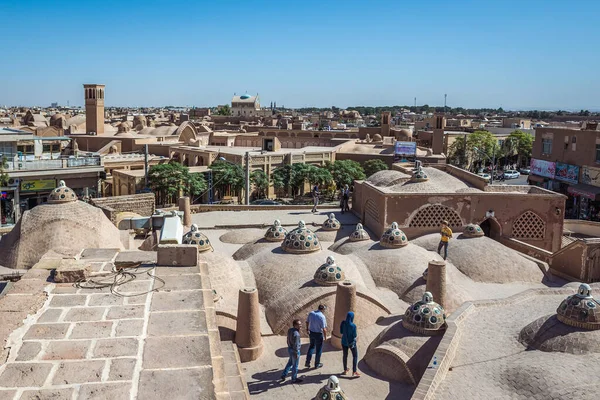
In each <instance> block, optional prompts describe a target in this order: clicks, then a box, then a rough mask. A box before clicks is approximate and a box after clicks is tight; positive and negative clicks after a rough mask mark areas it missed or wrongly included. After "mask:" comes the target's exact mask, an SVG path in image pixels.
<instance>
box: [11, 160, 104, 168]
mask: <svg viewBox="0 0 600 400" xmlns="http://www.w3.org/2000/svg"><path fill="white" fill-rule="evenodd" d="M6 165H7V166H8V167H7V169H6V170H7V171H20V170H48V169H62V168H73V167H90V166H92V167H95V166H99V165H102V162H101V159H100V157H77V158H61V159H58V160H20V161H19V160H16V161H6Z"/></svg>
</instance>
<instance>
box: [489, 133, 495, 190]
mask: <svg viewBox="0 0 600 400" xmlns="http://www.w3.org/2000/svg"><path fill="white" fill-rule="evenodd" d="M492 151H493V154H492V173H491V175H490V184H491V185H493V184H494V172H495V171H496V138H494V147H492Z"/></svg>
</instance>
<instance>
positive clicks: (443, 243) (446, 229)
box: [437, 221, 452, 260]
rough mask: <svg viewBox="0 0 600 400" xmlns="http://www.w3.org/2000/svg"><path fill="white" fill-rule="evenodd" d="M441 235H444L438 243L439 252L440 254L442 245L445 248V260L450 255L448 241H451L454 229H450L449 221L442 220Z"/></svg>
mask: <svg viewBox="0 0 600 400" xmlns="http://www.w3.org/2000/svg"><path fill="white" fill-rule="evenodd" d="M440 235H442V237H441V238H440V244H438V250H437V252H438V254H440V251H441V250H442V247H443V248H444V260H445V259H446V258H447V257H448V242H449V241H450V238H451V237H452V229H450V228H449V227H448V221H442V229H441V230H440Z"/></svg>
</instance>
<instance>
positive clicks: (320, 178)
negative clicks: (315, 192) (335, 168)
mask: <svg viewBox="0 0 600 400" xmlns="http://www.w3.org/2000/svg"><path fill="white" fill-rule="evenodd" d="M306 179H307V180H308V182H309V183H310V184H311V185H316V184H317V183H318V184H319V185H323V186H329V185H330V184H331V183H332V182H333V177H332V176H331V172H329V171H328V170H327V169H326V168H321V167H317V166H316V165H308V169H307V172H306Z"/></svg>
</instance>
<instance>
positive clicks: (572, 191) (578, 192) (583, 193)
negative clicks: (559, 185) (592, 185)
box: [567, 186, 596, 200]
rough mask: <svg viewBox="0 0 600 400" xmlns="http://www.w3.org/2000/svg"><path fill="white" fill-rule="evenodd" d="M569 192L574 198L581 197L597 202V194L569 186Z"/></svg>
mask: <svg viewBox="0 0 600 400" xmlns="http://www.w3.org/2000/svg"><path fill="white" fill-rule="evenodd" d="M567 192H568V193H569V194H572V195H573V196H581V197H585V198H587V199H590V200H596V193H590V192H589V191H587V190H585V189H582V188H579V187H575V186H569V187H568V188H567Z"/></svg>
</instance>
